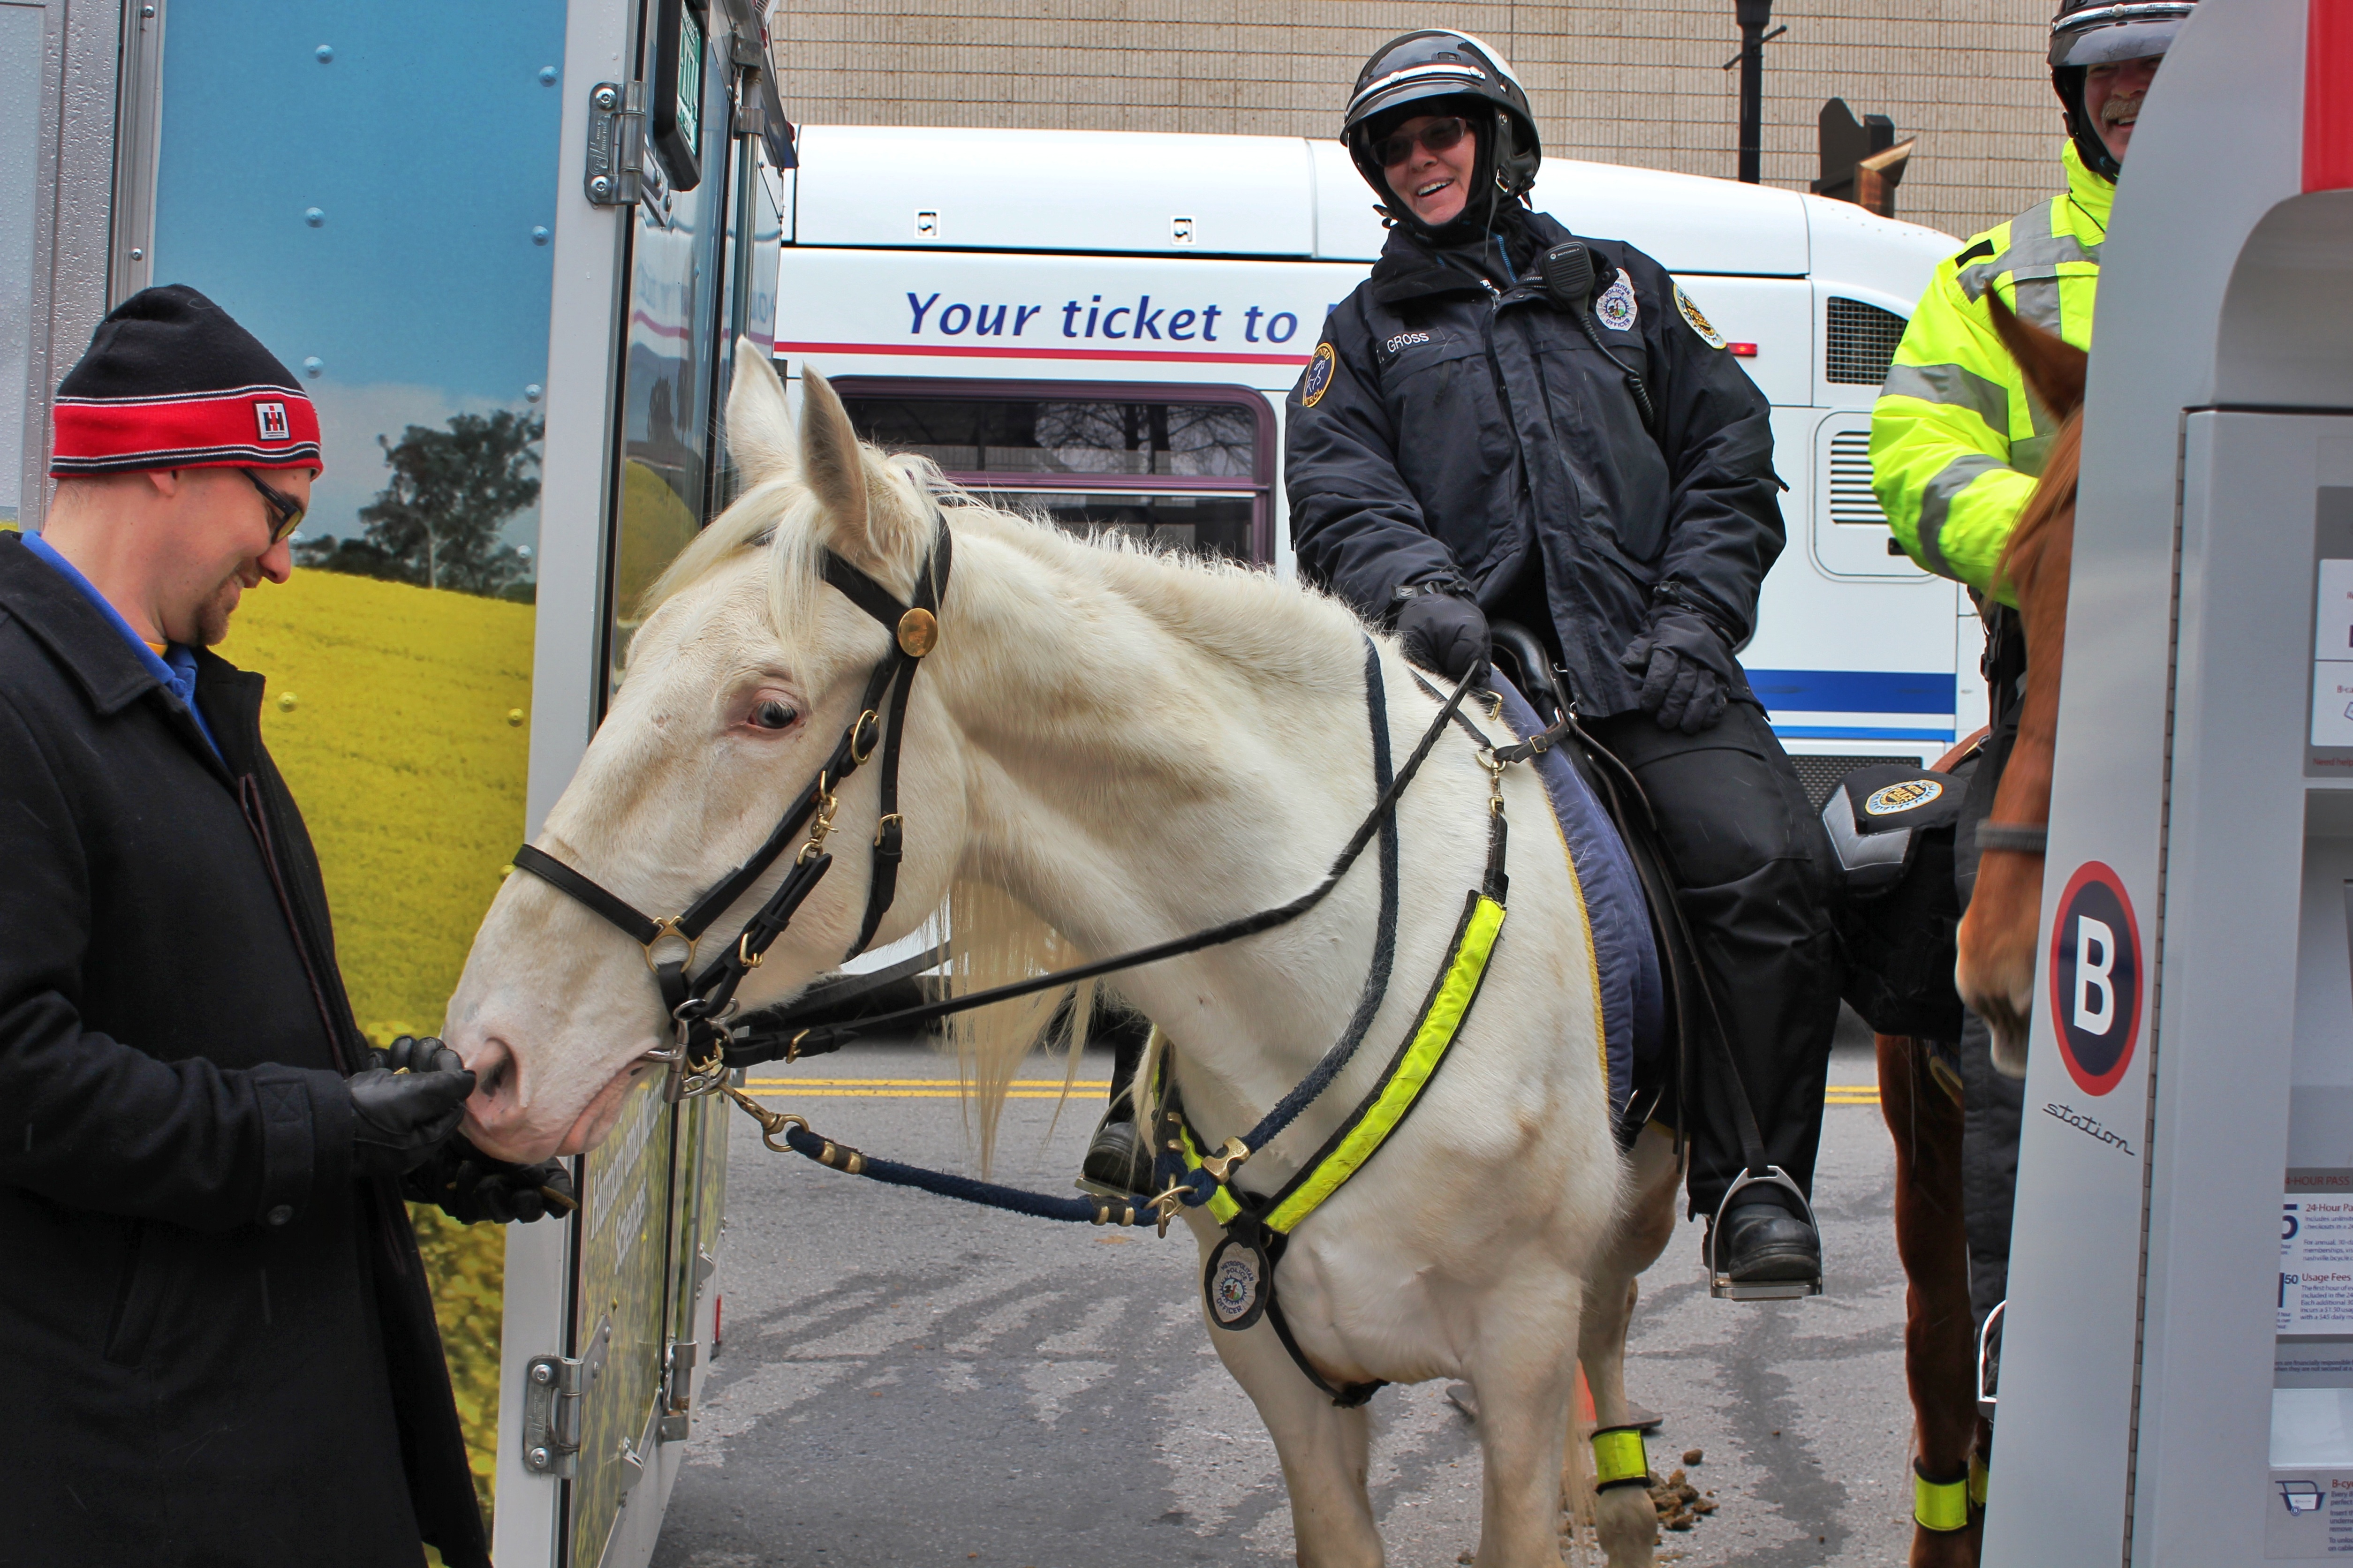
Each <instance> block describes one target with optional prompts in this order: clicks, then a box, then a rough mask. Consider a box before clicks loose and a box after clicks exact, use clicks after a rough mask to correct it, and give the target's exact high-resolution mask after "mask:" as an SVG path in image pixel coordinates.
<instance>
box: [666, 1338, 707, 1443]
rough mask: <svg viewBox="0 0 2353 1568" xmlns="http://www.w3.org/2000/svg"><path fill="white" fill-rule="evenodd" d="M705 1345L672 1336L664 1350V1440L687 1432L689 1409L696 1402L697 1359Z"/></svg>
mask: <svg viewBox="0 0 2353 1568" xmlns="http://www.w3.org/2000/svg"><path fill="white" fill-rule="evenodd" d="M701 1354H702V1346H701V1345H700V1344H698V1343H696V1342H694V1341H692V1340H672V1341H670V1344H669V1347H668V1348H667V1349H665V1350H664V1351H663V1352H662V1415H661V1434H660V1436H661V1440H662V1441H663V1442H665V1443H675V1442H677V1441H678V1440H679V1439H681V1437H684V1436H686V1435H687V1422H688V1416H687V1413H688V1412H689V1411H690V1410H691V1409H692V1408H693V1406H694V1363H695V1360H696V1358H697V1357H699V1356H700V1355H701Z"/></svg>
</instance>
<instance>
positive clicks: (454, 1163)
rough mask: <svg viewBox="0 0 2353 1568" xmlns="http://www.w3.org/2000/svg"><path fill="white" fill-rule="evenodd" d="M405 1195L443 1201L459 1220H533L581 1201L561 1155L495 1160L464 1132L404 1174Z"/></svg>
mask: <svg viewBox="0 0 2353 1568" xmlns="http://www.w3.org/2000/svg"><path fill="white" fill-rule="evenodd" d="M400 1191H401V1195H402V1196H404V1197H406V1198H407V1199H409V1200H410V1201H411V1202H414V1203H420V1204H438V1205H440V1206H441V1208H442V1210H443V1212H445V1213H447V1214H448V1215H449V1217H450V1218H452V1219H454V1220H456V1221H458V1222H459V1224H460V1225H479V1224H480V1223H481V1222H482V1221H484V1220H489V1221H490V1222H491V1223H492V1224H493V1225H508V1224H513V1223H521V1224H524V1225H528V1224H530V1223H531V1222H532V1221H533V1220H535V1219H540V1218H543V1217H544V1216H545V1215H546V1214H547V1212H548V1210H549V1209H550V1208H554V1210H555V1211H556V1212H557V1213H559V1214H570V1213H572V1212H573V1211H574V1210H575V1209H577V1208H578V1207H579V1206H580V1203H579V1199H578V1198H577V1197H576V1196H575V1194H574V1192H573V1188H572V1173H571V1172H570V1171H569V1170H568V1169H566V1168H565V1163H564V1162H563V1161H561V1160H543V1161H542V1162H540V1163H538V1164H536V1165H510V1164H508V1163H506V1162H505V1161H503V1160H493V1159H491V1157H490V1156H489V1155H488V1154H485V1153H483V1152H481V1151H480V1150H479V1149H477V1148H475V1147H474V1146H473V1145H472V1144H471V1143H469V1142H466V1140H465V1139H464V1138H463V1137H462V1136H459V1137H452V1138H451V1139H450V1140H449V1141H448V1142H446V1143H444V1144H442V1145H441V1146H440V1147H439V1148H438V1149H436V1150H435V1151H433V1152H432V1153H430V1154H428V1155H427V1156H426V1159H425V1163H423V1164H421V1165H419V1166H417V1168H416V1169H415V1170H413V1171H411V1172H409V1173H408V1174H407V1175H406V1176H405V1177H404V1178H402V1180H401V1184H400Z"/></svg>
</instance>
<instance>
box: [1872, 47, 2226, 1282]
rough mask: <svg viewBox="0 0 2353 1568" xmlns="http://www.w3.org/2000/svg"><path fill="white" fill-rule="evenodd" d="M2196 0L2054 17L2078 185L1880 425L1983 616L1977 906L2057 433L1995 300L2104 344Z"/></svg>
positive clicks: (1967, 1162)
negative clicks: (2115, 248)
mask: <svg viewBox="0 0 2353 1568" xmlns="http://www.w3.org/2000/svg"><path fill="white" fill-rule="evenodd" d="M2193 4H2194V0H2124V3H2116V0H2063V3H2062V4H2061V5H2060V7H2059V13H2058V15H2057V16H2056V17H2055V18H2054V19H2053V20H2052V24H2051V47H2050V62H2051V85H2052V89H2054V90H2055V91H2056V92H2057V93H2058V95H2059V102H2060V105H2061V108H2062V110H2063V113H2064V115H2065V119H2066V127H2067V145H2066V148H2065V149H2064V150H2063V152H2062V153H2060V166H2061V168H2062V170H2063V172H2064V174H2065V177H2066V187H2067V188H2066V189H2065V191H2064V192H2063V193H2062V194H2060V195H2054V196H2051V197H2049V198H2047V199H2045V200H2043V201H2040V202H2037V203H2035V204H2034V205H2032V206H2031V207H2029V208H2027V209H2026V211H2024V212H2022V213H2021V214H2019V215H2018V216H2016V217H2014V218H2012V219H2010V221H2009V222H2008V223H2004V224H1998V225H1996V226H1994V227H1992V228H1989V229H1988V230H1986V231H1985V232H1984V233H1983V234H1980V235H1978V236H1976V237H1974V238H1972V239H1971V240H1970V241H1969V242H1968V244H1967V245H1965V246H1963V247H1961V249H1960V250H1959V252H1958V253H1957V254H1956V255H1955V256H1953V257H1952V258H1950V259H1949V260H1947V261H1945V262H1943V263H1941V264H1940V265H1939V266H1938V267H1937V268H1936V277H1935V279H1933V280H1932V281H1931V282H1930V283H1929V285H1928V291H1927V293H1926V295H1924V296H1923V297H1922V299H1921V300H1920V306H1919V309H1918V310H1915V311H1914V312H1913V315H1912V321H1911V324H1910V326H1909V327H1907V328H1906V329H1905V333H1904V341H1903V342H1902V343H1901V345H1899V346H1898V347H1897V349H1896V351H1895V359H1894V365H1893V366H1892V368H1890V370H1889V371H1888V374H1887V383H1886V385H1885V386H1884V387H1883V389H1882V391H1881V393H1880V397H1879V403H1878V405H1877V406H1876V407H1875V408H1874V409H1873V413H1872V421H1871V460H1872V469H1873V482H1874V485H1875V488H1876V489H1877V490H1878V493H1879V500H1880V505H1881V507H1882V508H1883V510H1885V511H1886V513H1887V521H1888V523H1889V526H1890V527H1891V528H1892V529H1893V530H1894V534H1895V538H1896V542H1898V543H1900V544H1901V545H1902V546H1903V547H1904V549H1905V551H1906V552H1909V553H1910V555H1911V556H1912V558H1913V559H1914V560H1915V561H1916V562H1918V563H1920V564H1921V565H1922V566H1924V567H1926V569H1927V570H1929V571H1931V572H1934V573H1936V574H1939V575H1941V576H1946V577H1951V578H1954V579H1956V580H1957V581H1959V582H1960V583H1963V584H1967V586H1968V590H1969V595H1970V597H1971V598H1972V599H1973V600H1975V601H1976V603H1977V605H1978V610H1979V612H1980V614H1981V615H1982V616H1983V617H1984V622H1985V636H1986V646H1985V665H1984V668H1985V676H1986V685H1987V687H1988V689H1989V695H1990V698H1991V709H1992V711H1991V715H1990V718H1991V724H1992V732H1991V734H1990V735H1989V737H1988V739H1987V742H1986V743H1985V746H1984V748H1983V751H1982V752H1981V757H1982V760H1981V761H1980V763H1978V767H1977V769H1976V771H1975V772H1974V773H1973V774H1972V775H1971V777H1970V781H1969V789H1968V802H1967V805H1965V807H1964V809H1963V812H1962V816H1961V820H1960V824H1959V828H1958V835H1957V840H1956V843H1955V845H1954V864H1955V868H1956V873H1957V881H1958V882H1959V892H1960V900H1961V904H1962V907H1963V908H1965V909H1966V908H1967V907H1968V896H1969V890H1970V888H1971V887H1972V885H1973V884H1974V883H1975V881H1976V879H1977V867H1978V849H1977V843H1976V828H1977V825H1978V822H1980V821H1982V820H1983V819H1984V817H1985V816H1986V814H1987V812H1989V810H1990V809H1991V808H1992V805H1993V797H1994V791H1995V789H1996V788H1997V787H1998V786H1999V785H2000V781H2001V771H2002V766H2003V764H2004V763H2006V762H2007V761H2008V760H2009V756H2010V746H2011V743H2012V742H2014V741H2015V740H2016V739H2017V737H2018V717H2019V709H2020V706H2021V700H2022V699H2023V697H2024V696H2025V691H2026V637H2025V633H2024V631H2023V629H2022V628H2021V626H2020V623H2019V617H2018V613H2017V609H2016V605H2015V604H2014V602H2013V595H2012V590H2011V588H2010V585H2009V584H2006V583H2004V582H2002V581H2000V578H1999V575H1998V574H1997V571H1996V568H1997V566H1998V565H1999V563H2000V560H2001V552H2002V550H2003V547H2004V546H2006V545H2007V544H2008V543H2009V542H2010V531H2011V530H2012V529H2013V528H2015V527H2016V526H2017V523H2018V519H2019V514H2020V513H2021V511H2022V510H2024V509H2025V506H2026V501H2027V498H2028V497H2029V496H2031V495H2032V494H2033V493H2034V487H2035V484H2036V481H2037V477H2038V476H2039V475H2040V474H2041V473H2042V463H2043V459H2044V458H2045V457H2046V456H2047V455H2048V453H2049V451H2050V447H2051V442H2052V437H2054V436H2055V435H2056V434H2057V429H2056V427H2055V426H2053V425H2052V421H2051V418H2050V416H2049V415H2048V414H2046V413H2045V412H2044V411H2043V409H2042V407H2041V405H2038V404H2036V403H2035V401H2034V400H2033V399H2032V398H2031V397H2030V396H2029V395H2027V390H2026V380H2025V377H2024V375H2023V374H2021V372H2020V370H2019V368H2018V363H2017V362H2016V361H2015V360H2013V359H2011V358H2010V351H2009V350H2008V349H2006V348H2004V347H2003V346H2002V344H2001V342H2000V339H1999V338H1997V337H1996V336H1995V335H1994V329H1993V320H1992V317H1991V315H1990V314H1989V310H1988V308H1987V305H1986V297H1987V296H1988V295H1989V294H1999V295H2000V297H2001V300H2002V303H2004V304H2005V305H2007V306H2009V307H2010V309H2011V310H2013V311H2015V312H2016V313H2017V314H2018V316H2019V317H2020V318H2021V319H2022V320H2024V321H2030V322H2031V323H2032V324H2034V325H2035V326H2038V327H2041V328H2042V329H2043V330H2044V331H2052V332H2056V333H2058V334H2059V335H2060V336H2061V337H2063V338H2064V339H2065V340H2066V341H2067V342H2071V343H2073V344H2074V345H2075V346H2076V347H2077V348H2081V349H2089V348H2090V347H2091V346H2092V305H2093V300H2094V294H2095V292H2096V290H2097V289H2098V287H2099V280H2100V246H2101V244H2102V242H2103V241H2104V240H2105V238H2106V237H2107V230H2108V211H2109V208H2110V207H2111V206H2112V205H2114V204H2115V202H2116V176H2117V174H2119V173H2121V172H2122V170H2123V167H2124V158H2125V151H2126V148H2127V147H2129V146H2130V145H2131V142H2132V133H2133V127H2134V126H2135V125H2136V124H2137V122H2138V121H2139V119H2140V110H2141V104H2142V102H2143V100H2145V99H2146V97H2147V92H2148V88H2149V84H2150V82H2151V81H2153V80H2154V79H2156V76H2157V69H2158V62H2159V61H2160V60H2162V59H2163V58H2164V56H2165V52H2166V50H2167V49H2168V48H2169V47H2172V44H2173V39H2174V37H2175V35H2176V34H2178V33H2179V31H2180V30H2181V24H2182V22H2183V21H2184V20H2185V19H2186V18H2187V17H2188V16H2189V11H2190V7H2191V5H2193ZM1958 1057H1959V1063H1958V1065H1959V1071H1960V1078H1961V1082H1962V1086H1963V1097H1962V1113H1963V1118H1964V1132H1963V1142H1962V1157H1961V1168H1962V1182H1963V1189H1964V1199H1965V1211H1966V1215H1967V1221H1968V1237H1969V1292H1970V1295H1971V1297H1972V1298H1973V1300H1974V1304H1975V1306H1976V1310H1977V1314H1978V1320H1979V1321H1983V1320H1984V1319H1985V1317H1986V1315H1987V1314H1988V1313H1989V1312H1990V1311H1991V1310H1993V1308H1994V1306H1995V1305H1996V1304H1997V1303H1999V1302H2000V1300H2002V1298H2003V1296H2004V1295H2005V1294H2006V1293H2007V1291H2008V1288H2009V1271H2010V1198H2011V1194H2012V1193H2013V1192H2014V1191H2015V1190H2016V1186H2017V1175H2018V1140H2019V1117H2020V1114H2021V1107H2022V1104H2023V1094H2022V1086H2021V1085H2020V1084H2019V1083H2017V1082H2015V1081H2012V1080H2011V1079H2006V1078H2003V1077H2001V1076H2000V1075H1999V1074H1998V1073H1996V1072H1995V1071H1994V1070H1993V1067H1992V1063H1991V1059H1990V1058H1989V1051H1988V1038H1987V1033H1986V1028H1985V1025H1984V1024H1983V1023H1982V1022H1980V1021H1979V1020H1978V1019H1977V1018H1975V1017H1970V1018H1969V1019H1968V1021H1967V1023H1966V1024H1965V1026H1964V1028H1963V1037H1962V1040H1961V1044H1960V1048H1959V1053H1958Z"/></svg>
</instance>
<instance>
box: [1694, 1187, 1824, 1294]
mask: <svg viewBox="0 0 2353 1568" xmlns="http://www.w3.org/2000/svg"><path fill="white" fill-rule="evenodd" d="M1722 1223H1723V1229H1724V1236H1723V1238H1722V1241H1721V1243H1719V1242H1718V1240H1717V1237H1716V1234H1715V1232H1716V1226H1715V1225H1713V1224H1711V1225H1710V1226H1708V1234H1707V1239H1706V1240H1705V1241H1704V1242H1702V1243H1701V1247H1702V1249H1703V1250H1702V1253H1701V1256H1702V1257H1703V1258H1708V1259H1713V1260H1714V1261H1715V1269H1716V1272H1717V1273H1718V1274H1719V1275H1721V1276H1723V1277H1724V1278H1725V1279H1728V1280H1730V1282H1731V1283H1732V1284H1733V1285H1735V1286H1742V1285H1772V1284H1779V1283H1782V1282H1785V1281H1786V1282H1792V1283H1795V1282H1802V1281H1808V1280H1814V1279H1820V1278H1821V1274H1822V1238H1821V1237H1820V1235H1819V1234H1817V1233H1816V1231H1815V1229H1814V1227H1813V1226H1811V1225H1809V1224H1808V1223H1807V1222H1806V1221H1805V1220H1803V1219H1801V1218H1799V1216H1798V1215H1794V1214H1792V1213H1790V1212H1789V1210H1788V1208H1786V1207H1784V1206H1783V1205H1780V1204H1778V1203H1775V1202H1773V1201H1771V1200H1770V1199H1766V1200H1762V1201H1759V1202H1756V1203H1745V1204H1735V1205H1733V1206H1732V1207H1730V1208H1729V1209H1726V1210H1725V1212H1724V1216H1723V1222H1722Z"/></svg>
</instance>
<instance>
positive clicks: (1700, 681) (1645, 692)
mask: <svg viewBox="0 0 2353 1568" xmlns="http://www.w3.org/2000/svg"><path fill="white" fill-rule="evenodd" d="M1618 663H1619V666H1620V668H1623V669H1625V670H1627V671H1628V672H1629V673H1630V674H1634V675H1639V676H1641V678H1642V689H1641V694H1640V695H1639V696H1638V697H1637V698H1636V699H1635V700H1637V701H1639V702H1640V703H1641V705H1642V707H1643V708H1644V709H1645V710H1648V711H1649V712H1651V714H1653V715H1655V716H1656V717H1657V719H1658V721H1659V728H1660V729H1662V730H1681V731H1683V733H1684V734H1686V735H1696V734H1698V733H1699V732H1700V731H1702V730H1706V729H1710V728H1712V727H1714V725H1715V722H1716V721H1717V720H1719V719H1721V718H1723V717H1724V710H1725V706H1726V705H1727V704H1728V703H1730V702H1731V700H1732V694H1733V693H1734V692H1735V691H1736V690H1738V689H1740V685H1741V681H1740V674H1739V668H1740V667H1739V664H1738V662H1737V661H1736V660H1735V659H1734V658H1733V657H1732V649H1731V648H1729V647H1725V641H1724V639H1723V638H1722V637H1718V636H1716V635H1715V627H1714V626H1709V625H1708V624H1707V621H1706V620H1705V618H1704V617H1703V616H1701V615H1700V614H1699V613H1698V612H1697V611H1695V610H1690V609H1686V608H1684V607H1683V605H1661V606H1660V607H1659V608H1658V610H1657V611H1655V612H1654V613H1653V614H1652V615H1651V626H1650V629H1649V630H1648V631H1646V632H1644V633H1643V634H1642V635H1641V637H1636V638H1635V639H1634V640H1633V642H1632V643H1631V644H1630V645H1629V646H1628V647H1627V649H1626V652H1625V654H1624V656H1623V657H1622V658H1620V659H1619V660H1618Z"/></svg>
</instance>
